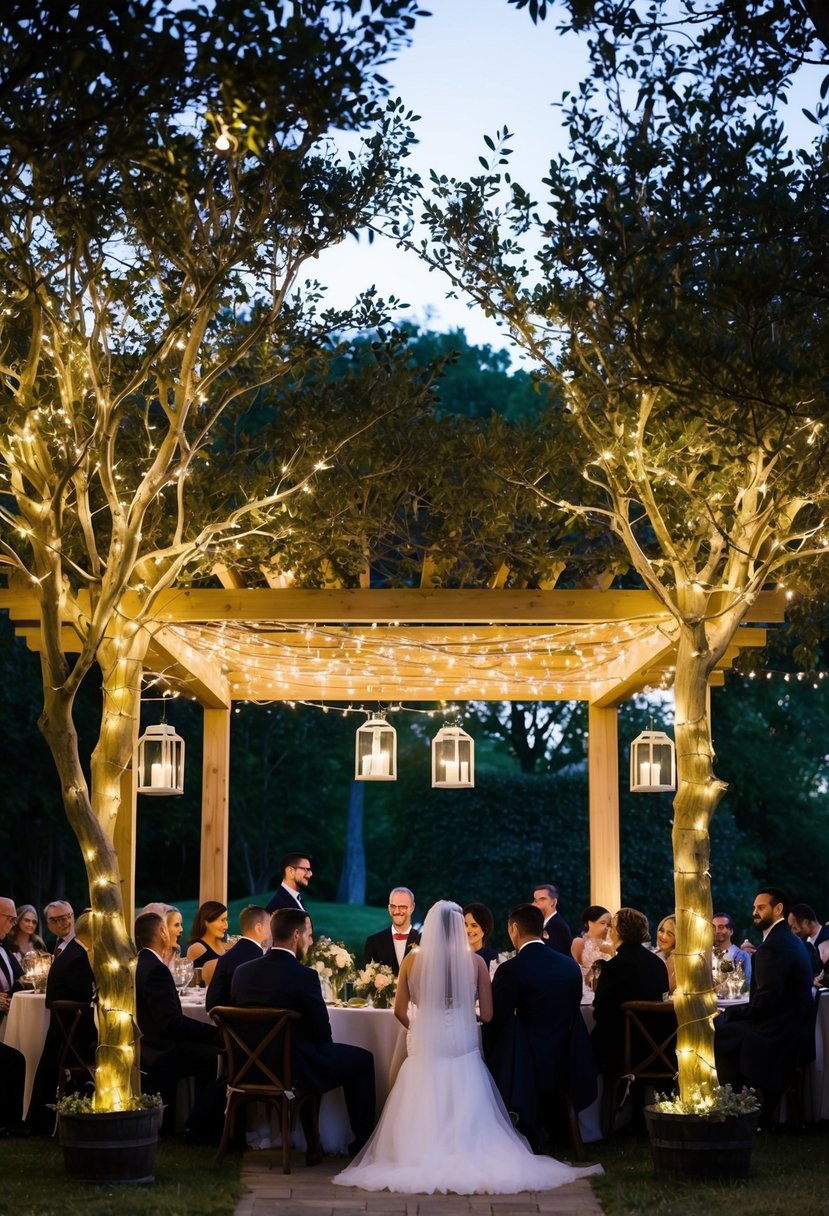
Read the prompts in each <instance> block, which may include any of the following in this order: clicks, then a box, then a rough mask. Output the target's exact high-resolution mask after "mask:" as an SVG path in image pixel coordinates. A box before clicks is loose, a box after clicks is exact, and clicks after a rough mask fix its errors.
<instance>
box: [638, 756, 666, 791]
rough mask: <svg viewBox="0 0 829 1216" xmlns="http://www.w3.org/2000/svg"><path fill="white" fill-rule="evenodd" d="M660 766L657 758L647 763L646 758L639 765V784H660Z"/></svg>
mask: <svg viewBox="0 0 829 1216" xmlns="http://www.w3.org/2000/svg"><path fill="white" fill-rule="evenodd" d="M661 776H662V766H661V765H660V763H659V761H658V760H654V761H653V763H652V764H651V763H649V762H648V761H647V760H645V761H643V763H642V764H640V765H639V784H640V785H661V784H662V781H661Z"/></svg>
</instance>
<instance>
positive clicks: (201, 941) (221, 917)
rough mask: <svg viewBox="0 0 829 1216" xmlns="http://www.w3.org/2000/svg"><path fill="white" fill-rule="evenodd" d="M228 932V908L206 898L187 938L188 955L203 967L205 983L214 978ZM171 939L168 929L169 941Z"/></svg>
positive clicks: (198, 965)
mask: <svg viewBox="0 0 829 1216" xmlns="http://www.w3.org/2000/svg"><path fill="white" fill-rule="evenodd" d="M165 925H166V920H165ZM226 933H227V908H226V907H225V905H224V904H220V903H219V901H218V900H217V899H208V900H206V901H205V902H204V903H203V904H202V905H201V907H200V908H199V910H198V911H197V912H196V917H195V920H194V921H193V926H192V928H191V929H190V934H189V936H188V938H187V957H188V958H191V959H192V960H193V966H194V967H200V968H201V974H202V979H203V980H204V982H205V984H209V983H210V981H211V980H212V978H213V972H214V971H215V969H216V963H217V962H218V961H219V959H220V958H221V957H222V955H223V954H224V953H225V951H226V950H227V942H226V941H225V934H226ZM169 939H170V933H169V930H168V931H167V940H168V943H169Z"/></svg>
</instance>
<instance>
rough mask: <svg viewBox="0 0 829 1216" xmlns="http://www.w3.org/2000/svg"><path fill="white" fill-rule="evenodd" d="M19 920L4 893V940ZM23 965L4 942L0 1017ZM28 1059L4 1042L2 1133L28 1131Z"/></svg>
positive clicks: (0, 1057) (0, 1061)
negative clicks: (25, 1106) (25, 1095)
mask: <svg viewBox="0 0 829 1216" xmlns="http://www.w3.org/2000/svg"><path fill="white" fill-rule="evenodd" d="M16 922H17V909H16V908H15V906H14V900H13V899H9V898H8V897H7V896H5V895H3V896H0V941H2V940H3V939H4V938H5V937H7V936H8V934H9V933H10V932H11V931H12V929H13V928H14V926H15V924H16ZM19 978H20V965H19V963H18V962H17V959H16V958H14V957H13V956H12V955H10V954H8V953H7V951H6V950H5V948H4V947H3V946H0V1021H2V1019H3V1018H4V1017H5V1016H6V1014H7V1012H8V1009H9V1004H10V1003H11V994H12V993H13V992H14V991H15V990H16V989H17V987H19V984H18V981H19ZM25 1081H26V1059H25V1057H24V1056H23V1054H22V1053H21V1052H19V1051H18V1050H17V1049H16V1048H15V1047H7V1046H6V1044H5V1043H0V1136H18V1135H26V1134H27V1129H26V1128H25V1126H24V1123H23V1087H24V1084H25Z"/></svg>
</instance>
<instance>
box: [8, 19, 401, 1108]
mask: <svg viewBox="0 0 829 1216" xmlns="http://www.w3.org/2000/svg"><path fill="white" fill-rule="evenodd" d="M416 13H417V10H416V5H415V4H414V3H413V0H391V2H390V3H389V2H387V0H384V2H383V3H380V2H379V0H369V2H368V3H367V4H363V5H362V6H355V5H353V4H351V3H349V2H348V0H328V2H323V0H306V2H305V3H303V4H302V5H297V4H294V3H288V2H287V0H286V2H280V0H273V2H271V3H266V4H258V3H257V4H251V3H247V2H245V0H216V2H215V3H213V4H211V5H210V6H208V7H207V8H203V7H188V6H185V7H182V6H181V5H178V4H175V3H168V2H167V0H132V2H130V3H128V4H126V5H121V6H119V7H118V11H117V13H116V12H115V11H114V10H111V11H110V10H107V9H106V8H105V7H104V8H100V7H95V6H93V7H92V8H90V7H89V6H86V5H80V6H54V5H46V6H40V8H38V10H37V11H33V10H32V8H31V6H30V5H25V4H23V3H21V2H20V0H11V2H10V3H9V4H7V5H6V6H5V7H4V9H3V13H2V16H0V46H2V55H3V62H4V67H5V71H4V79H3V83H2V85H0V141H2V157H0V164H1V165H2V168H0V281H2V286H3V295H4V299H5V301H6V305H5V307H4V310H3V314H2V318H0V383H2V396H3V404H2V418H3V421H2V424H0V461H2V483H0V492H1V493H2V500H1V501H0V524H1V525H2V534H0V542H1V543H2V552H3V561H4V562H5V564H6V565H7V567H8V568H9V569H10V571H11V577H12V580H19V582H20V585H21V586H22V587H23V588H25V589H26V590H27V591H28V592H30V593H33V594H35V595H36V597H37V601H38V604H39V611H40V628H41V635H42V649H41V666H42V685H43V698H44V705H43V712H42V715H41V718H40V727H41V730H42V732H43V735H44V737H45V739H46V741H47V743H48V745H49V748H50V751H51V753H52V757H53V759H54V762H55V765H56V768H57V772H58V775H59V779H60V784H61V790H62V797H63V802H64V806H65V810H66V814H67V816H68V818H69V821H70V823H71V825H72V828H73V830H74V832H75V835H76V837H77V839H78V842H79V844H80V847H81V849H82V852H83V856H84V860H85V865H86V872H87V876H88V880H89V888H90V900H91V905H92V924H93V931H92V937H93V945H92V959H93V967H94V971H95V976H96V982H97V986H98V992H99V999H100V1003H99V1027H100V1047H99V1051H98V1067H97V1070H96V1083H95V1104H96V1107H97V1108H98V1109H120V1108H123V1107H124V1106H126V1105H128V1104H129V1102H130V1099H131V1091H130V1074H131V1066H132V1063H133V1058H134V1044H133V1029H132V1028H133V1024H134V1018H133V1015H134V993H133V983H132V977H133V967H134V954H133V948H132V945H131V943H130V940H129V936H128V933H127V927H126V925H125V924H124V917H123V909H122V904H121V894H120V883H119V875H118V868H117V860H116V856H115V852H114V848H113V828H114V824H115V820H116V817H117V814H118V809H119V803H120V778H121V774H122V773H123V772H124V770H125V768H126V767H127V765H128V764H129V763H130V760H131V756H132V746H133V724H134V723H135V722H136V720H137V714H138V706H139V698H140V682H141V665H142V659H143V657H144V654H145V653H146V648H147V645H148V641H149V631H148V625H147V622H148V621H149V620H150V619H151V617H152V609H153V603H154V600H155V597H156V596H157V595H158V593H159V592H160V591H161V590H163V589H164V588H167V587H170V586H172V585H173V584H174V583H176V582H179V583H180V582H181V581H182V580H183V579H185V578H186V577H190V578H194V577H205V576H206V574H207V572H208V571H209V570H210V568H211V566H212V565H213V564H214V563H215V562H216V561H217V560H218V559H219V557H220V555H221V554H222V552H223V551H225V550H230V551H233V549H234V546H236V545H237V544H239V543H240V538H241V537H244V536H245V535H249V534H250V535H261V534H263V533H265V534H267V535H268V537H269V538H270V545H271V549H272V550H273V548H275V547H277V546H278V545H279V544H280V542H284V541H286V540H287V539H288V537H289V534H290V531H291V528H290V522H289V512H288V510H287V504H288V503H289V502H290V501H291V500H292V499H294V498H298V497H300V496H302V495H303V491H305V490H308V491H312V490H313V488H314V483H315V482H316V481H317V480H318V479H319V477H320V474H321V473H322V471H323V470H324V469H325V467H326V466H327V465H329V464H332V463H333V462H335V461H336V458H337V453H338V452H339V451H340V450H341V449H342V447H343V445H344V444H345V443H346V442H347V441H348V439H349V438H350V437H351V436H352V435H353V434H357V433H359V432H361V431H363V430H364V429H366V428H367V427H370V426H371V424H372V422H374V421H376V420H377V418H378V417H382V416H383V415H384V414H386V413H388V412H389V411H392V410H396V409H403V408H404V407H405V406H406V405H407V404H408V403H409V402H411V401H412V400H414V399H416V398H417V397H418V394H417V393H416V392H415V393H409V394H406V393H405V392H403V393H400V392H398V393H397V394H396V395H394V394H393V395H392V398H391V399H390V398H389V397H387V396H383V395H382V394H380V395H378V398H377V399H375V401H374V403H373V405H372V408H371V409H368V410H366V409H364V410H362V411H361V412H359V413H355V411H354V409H353V406H354V396H355V394H356V395H357V396H358V398H359V384H358V382H357V381H355V380H348V379H346V380H344V381H343V383H342V385H341V386H340V390H339V392H338V393H337V394H336V395H335V397H333V398H332V399H330V400H329V403H328V408H327V411H326V412H325V413H324V415H323V416H321V417H320V416H317V415H315V414H314V413H313V411H312V409H311V408H310V407H309V405H308V404H307V403H306V395H305V393H304V391H303V376H304V375H305V374H306V372H307V371H308V370H309V369H312V368H313V367H314V365H315V361H316V362H317V363H318V362H319V360H320V358H321V355H322V353H323V352H325V351H326V349H328V350H329V351H330V353H331V354H332V355H333V354H334V353H335V351H336V350H337V340H336V335H337V334H338V333H340V332H342V331H343V330H344V329H345V328H346V327H347V326H350V325H355V324H356V325H363V324H365V325H368V326H371V327H373V328H377V327H378V326H379V325H380V324H381V323H382V320H383V317H384V312H383V308H382V305H381V304H380V302H378V301H376V300H375V299H374V297H373V295H372V294H371V293H369V294H367V295H366V297H365V298H363V299H362V300H360V301H358V303H357V305H356V306H355V308H354V310H352V311H351V312H349V313H341V314H335V313H333V312H331V311H326V310H325V309H324V308H323V307H322V304H321V296H320V291H319V289H318V287H317V286H316V285H315V284H313V283H310V284H308V285H306V287H305V288H304V289H303V290H302V291H300V290H299V283H300V280H299V276H300V274H301V272H302V269H303V267H304V266H305V265H306V263H307V262H308V260H309V259H311V258H313V257H314V256H315V255H316V254H317V253H318V252H319V251H320V250H321V249H323V248H325V247H326V246H328V245H330V244H332V243H334V242H337V241H339V240H342V239H343V238H344V237H345V236H346V235H347V234H349V233H350V232H352V231H355V230H357V229H359V228H360V227H362V226H363V225H364V224H365V223H366V221H367V219H368V218H369V217H370V216H371V217H376V216H377V215H378V214H380V213H384V212H390V211H393V209H394V208H395V206H396V205H397V199H398V197H399V196H400V195H401V194H402V193H404V192H405V183H406V174H405V172H404V171H403V170H402V169H401V167H400V166H401V161H402V158H403V157H404V156H405V152H406V148H407V144H408V141H409V138H410V136H409V133H408V130H407V127H406V121H405V117H406V116H405V115H404V113H403V111H402V108H401V107H400V105H399V104H398V103H394V102H392V103H390V104H389V105H388V106H387V107H386V108H385V112H384V106H383V97H384V93H385V90H386V85H385V81H384V80H383V77H382V76H381V75H380V71H379V69H380V67H381V65H382V63H383V62H384V61H385V60H386V59H387V58H388V57H389V56H390V55H391V54H393V53H394V51H395V50H396V49H397V48H399V47H400V46H401V45H403V44H404V43H405V41H406V39H407V37H408V34H409V32H410V30H411V28H412V26H413V23H414V20H415V17H416ZM335 128H338V129H341V130H351V131H358V132H364V138H363V143H362V147H361V150H360V151H358V152H352V153H350V154H349V155H348V157H347V158H345V159H343V158H340V157H338V156H337V155H336V154H335V152H334V150H333V148H332V147H331V146H330V144H329V142H328V133H329V132H330V131H331V130H332V129H335ZM390 359H391V361H393V356H390V357H387V356H386V355H384V353H383V351H382V349H381V344H378V346H377V349H376V351H375V361H376V363H377V364H378V366H379V365H380V364H382V363H383V361H384V360H385V361H386V363H387V364H388V363H389V360H390ZM397 387H398V388H399V385H398V386H397ZM308 400H309V401H310V403H311V405H313V404H315V402H314V398H313V394H309V395H308ZM421 400H422V398H421ZM253 403H257V404H258V405H259V406H260V408H263V409H264V412H265V416H266V417H267V418H268V420H269V422H270V424H271V426H270V429H269V430H268V431H267V432H260V433H259V434H258V435H257V444H256V446H255V448H254V447H253V446H252V445H247V446H246V445H236V446H234V445H233V444H232V443H231V442H230V439H231V437H232V436H233V435H234V433H235V431H234V422H233V420H234V419H237V420H238V419H239V418H240V417H243V416H244V413H245V410H246V409H247V408H248V407H249V406H250V405H252V404H253ZM417 408H420V407H419V406H418V407H417ZM214 462H215V463H214ZM95 666H97V667H99V668H100V674H101V681H102V706H101V718H100V731H99V735H98V739H97V743H96V745H95V748H94V751H93V753H92V760H91V788H90V783H89V782H88V781H87V777H86V774H85V772H84V767H83V764H82V762H81V758H80V754H79V746H78V737H77V730H76V724H75V720H74V707H75V702H76V697H77V693H78V689H79V687H80V685H81V683H82V682H83V680H84V677H85V676H86V675H87V673H88V672H90V671H91V670H92V669H93V668H94V667H95Z"/></svg>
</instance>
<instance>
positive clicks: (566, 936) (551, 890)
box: [533, 882, 573, 958]
mask: <svg viewBox="0 0 829 1216" xmlns="http://www.w3.org/2000/svg"><path fill="white" fill-rule="evenodd" d="M533 903H534V904H535V906H536V908H540V909H541V915H542V916H543V917H544V931H543V933H542V938H543V940H544V941H545V942H546V944H547V945H548V946H549V947H550V948H551V949H552V950H558V952H559V954H566V955H567V956H568V958H569V957H570V944H571V942H572V940H573V934H572V933H571V932H570V926H569V925H568V924H567V921H566V920H565V919H564V917H563V916H562V915H561V913H560V912H559V911H558V887H554V886H553V884H552V883H550V882H542V883H538V885H537V886H535V887H533Z"/></svg>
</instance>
